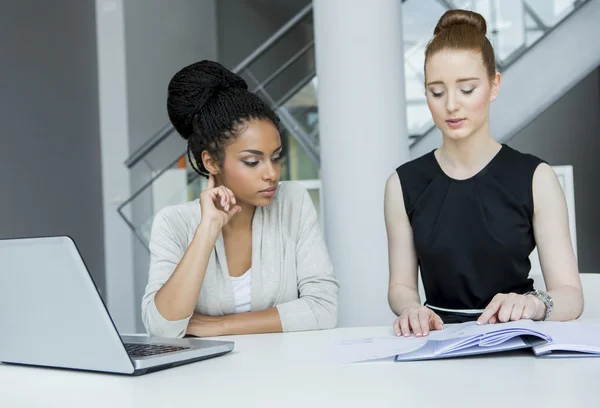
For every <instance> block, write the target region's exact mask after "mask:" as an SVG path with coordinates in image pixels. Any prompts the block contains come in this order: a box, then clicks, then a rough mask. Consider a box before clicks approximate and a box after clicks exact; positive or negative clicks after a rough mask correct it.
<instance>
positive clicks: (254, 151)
mask: <svg viewBox="0 0 600 408" xmlns="http://www.w3.org/2000/svg"><path fill="white" fill-rule="evenodd" d="M282 149H283V146H282V145H280V146H279V147H278V148H277V149H275V150H273V153H277V152H278V151H280V150H282ZM240 153H252V154H255V155H257V156H264V155H265V154H264V153H263V152H261V151H260V150H252V149H248V150H242V151H241V152H240Z"/></svg>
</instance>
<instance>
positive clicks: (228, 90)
mask: <svg viewBox="0 0 600 408" xmlns="http://www.w3.org/2000/svg"><path fill="white" fill-rule="evenodd" d="M167 111H168V114H169V119H170V120H171V123H172V124H173V126H174V127H175V129H176V130H177V132H178V133H179V134H180V135H181V136H182V137H183V138H184V139H186V140H187V141H188V146H187V154H188V159H189V161H190V164H191V165H192V168H193V169H194V170H195V171H196V172H197V173H198V174H200V175H201V176H204V177H208V174H209V173H208V170H207V169H206V168H205V167H204V164H203V162H202V152H203V151H204V150H206V151H208V153H209V154H210V156H211V157H212V158H213V159H214V160H215V161H216V162H217V163H218V164H219V165H222V164H223V160H224V159H225V151H224V150H225V146H226V145H227V144H229V143H231V142H233V141H234V140H235V138H236V137H237V135H239V133H240V132H241V131H242V129H243V126H244V124H245V122H247V121H249V120H252V119H258V120H269V121H271V122H272V123H273V125H275V127H277V128H279V117H278V116H277V115H276V114H275V112H274V111H273V110H272V109H271V108H270V107H269V106H268V105H267V104H266V103H265V102H264V101H263V100H262V99H261V98H260V97H259V96H258V95H255V94H253V93H252V92H250V91H248V85H247V84H246V81H244V80H243V79H242V78H240V77H239V76H237V75H235V74H234V73H233V72H231V71H229V70H228V69H226V68H225V67H223V66H222V65H221V64H219V63H217V62H214V61H206V60H205V61H200V62H196V63H194V64H191V65H188V66H187V67H185V68H183V69H181V70H180V71H179V72H177V73H176V74H175V75H174V76H173V78H172V79H171V82H170V83H169V89H168V97H167ZM192 155H193V156H194V159H195V160H192V157H191V156H192ZM194 161H195V164H194Z"/></svg>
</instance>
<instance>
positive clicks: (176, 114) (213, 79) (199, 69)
mask: <svg viewBox="0 0 600 408" xmlns="http://www.w3.org/2000/svg"><path fill="white" fill-rule="evenodd" d="M232 88H233V89H239V90H247V89H248V84H246V81H244V80H243V79H242V78H241V77H239V76H238V75H236V74H234V73H233V72H231V71H229V70H228V69H227V68H225V67H224V66H223V65H221V64H219V63H218V62H214V61H207V60H204V61H199V62H195V63H193V64H191V65H188V66H186V67H184V68H182V69H181V70H180V71H179V72H177V73H176V74H175V75H174V76H173V78H172V79H171V82H169V88H168V97H167V111H168V114H169V119H170V120H171V123H172V124H173V126H174V127H175V129H176V130H177V132H179V134H180V135H181V136H182V137H183V138H184V139H187V138H189V137H190V135H192V134H193V132H194V129H193V119H194V116H195V115H196V114H197V113H198V112H200V109H202V107H203V106H204V105H205V104H206V103H207V102H208V101H209V100H210V99H211V98H212V97H213V96H215V95H218V93H219V92H222V91H224V90H227V89H232Z"/></svg>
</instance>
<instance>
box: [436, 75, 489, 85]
mask: <svg viewBox="0 0 600 408" xmlns="http://www.w3.org/2000/svg"><path fill="white" fill-rule="evenodd" d="M478 80H479V78H476V77H472V78H460V79H458V80H456V83H459V82H467V81H478ZM429 85H444V82H443V81H433V82H429V83H428V84H427V86H429Z"/></svg>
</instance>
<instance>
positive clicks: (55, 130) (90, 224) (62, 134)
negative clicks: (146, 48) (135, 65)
mask: <svg viewBox="0 0 600 408" xmlns="http://www.w3.org/2000/svg"><path fill="white" fill-rule="evenodd" d="M0 38H1V39H2V40H1V41H0V55H2V57H1V58H0V106H1V107H2V109H0V123H1V124H2V127H1V130H0V185H1V186H2V192H1V193H0V237H2V238H6V237H24V236H39V235H63V234H64V235H69V236H71V237H72V238H73V239H74V240H75V242H76V243H77V245H78V247H79V249H80V251H81V252H82V254H83V257H84V259H85V262H86V264H87V265H88V267H89V269H90V271H91V273H92V276H93V278H94V280H95V281H96V284H97V285H98V287H99V288H100V290H101V291H102V292H104V290H105V279H104V250H103V248H104V246H103V239H104V237H103V214H102V185H101V169H100V139H99V119H98V74H97V58H96V32H95V12H94V1H93V0H55V1H52V2H40V1H35V0H4V1H2V11H1V12H0Z"/></svg>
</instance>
